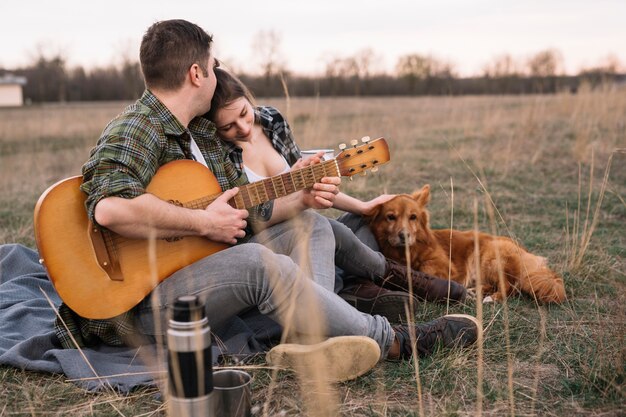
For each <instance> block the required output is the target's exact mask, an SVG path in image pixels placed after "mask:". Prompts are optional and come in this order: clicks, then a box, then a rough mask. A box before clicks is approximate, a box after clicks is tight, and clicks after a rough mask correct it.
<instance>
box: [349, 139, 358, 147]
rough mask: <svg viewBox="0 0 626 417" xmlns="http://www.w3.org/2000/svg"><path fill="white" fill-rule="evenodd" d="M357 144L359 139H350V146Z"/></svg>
mask: <svg viewBox="0 0 626 417" xmlns="http://www.w3.org/2000/svg"><path fill="white" fill-rule="evenodd" d="M358 144H359V141H358V140H356V139H352V140H351V141H350V145H352V146H356V145H358Z"/></svg>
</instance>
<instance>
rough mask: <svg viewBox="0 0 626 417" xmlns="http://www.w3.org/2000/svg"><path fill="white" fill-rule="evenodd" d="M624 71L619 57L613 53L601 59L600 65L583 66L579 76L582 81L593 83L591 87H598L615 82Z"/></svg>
mask: <svg viewBox="0 0 626 417" xmlns="http://www.w3.org/2000/svg"><path fill="white" fill-rule="evenodd" d="M622 71H623V66H622V63H621V62H620V60H619V58H618V57H617V56H615V55H612V54H611V55H607V56H606V57H605V58H603V59H602V60H600V62H599V64H598V65H596V66H594V67H590V68H583V69H582V70H581V71H580V72H579V74H578V77H579V78H580V80H581V81H583V82H586V83H588V84H589V85H591V87H598V86H600V85H606V84H610V83H612V82H614V81H615V80H616V79H617V78H618V77H619V74H620V73H621V72H622Z"/></svg>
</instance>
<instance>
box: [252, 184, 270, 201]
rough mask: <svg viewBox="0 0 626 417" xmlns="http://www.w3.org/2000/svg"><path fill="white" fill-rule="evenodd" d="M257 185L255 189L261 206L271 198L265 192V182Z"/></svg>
mask: <svg viewBox="0 0 626 417" xmlns="http://www.w3.org/2000/svg"><path fill="white" fill-rule="evenodd" d="M255 184H256V185H255V186H254V188H255V189H256V194H257V197H259V204H261V203H264V202H266V201H269V200H270V198H269V197H268V195H267V191H266V190H265V180H263V181H259V182H256V183H255Z"/></svg>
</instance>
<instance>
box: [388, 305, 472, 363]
mask: <svg viewBox="0 0 626 417" xmlns="http://www.w3.org/2000/svg"><path fill="white" fill-rule="evenodd" d="M393 330H394V332H395V333H396V340H397V341H398V343H399V345H400V358H401V359H408V358H410V357H411V356H412V355H413V354H415V353H417V354H418V355H419V356H420V357H424V356H428V355H430V354H432V353H433V351H434V350H435V349H436V348H437V347H438V346H443V347H446V348H452V347H455V346H456V347H467V346H470V345H472V344H474V343H475V342H476V339H477V338H478V321H477V320H476V318H475V317H473V316H468V315H467V314H448V315H447V316H443V317H439V318H438V319H435V320H433V321H431V322H428V323H424V324H417V325H415V327H414V329H413V330H414V331H415V340H411V337H410V333H411V332H410V331H409V328H408V327H407V326H396V327H394V328H393ZM413 342H415V344H413Z"/></svg>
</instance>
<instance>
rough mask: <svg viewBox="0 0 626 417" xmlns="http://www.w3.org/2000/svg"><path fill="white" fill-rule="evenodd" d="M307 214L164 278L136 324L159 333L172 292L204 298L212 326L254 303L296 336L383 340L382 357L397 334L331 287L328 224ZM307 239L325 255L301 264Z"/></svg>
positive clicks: (142, 307)
mask: <svg viewBox="0 0 626 417" xmlns="http://www.w3.org/2000/svg"><path fill="white" fill-rule="evenodd" d="M305 213H306V214H304V213H303V216H304V217H303V219H304V220H306V221H304V222H303V225H296V226H294V223H293V222H292V221H288V222H284V223H280V224H277V225H274V226H272V227H270V228H268V229H266V230H265V231H263V232H262V233H260V234H259V235H256V236H254V237H253V238H252V239H251V241H250V243H245V244H240V245H236V246H233V247H230V248H228V249H225V250H223V251H220V252H218V253H215V254H213V255H211V256H209V257H206V258H204V259H201V260H199V261H197V262H195V263H193V264H191V265H189V266H187V267H186V268H183V269H181V270H179V271H177V272H176V273H174V274H173V275H172V276H170V277H169V278H168V279H166V280H164V281H163V282H161V283H160V284H159V285H158V286H157V288H156V289H155V290H154V291H153V292H152V294H151V296H149V297H147V298H146V299H144V300H143V301H142V302H141V303H140V304H139V305H138V308H137V309H136V311H137V322H138V325H139V328H140V330H141V331H142V332H143V333H145V334H149V335H157V334H163V333H164V330H165V328H166V325H167V307H168V306H169V305H170V304H171V303H172V302H173V301H174V300H175V299H176V298H177V297H179V296H181V295H190V294H193V295H198V296H200V297H201V298H202V299H203V300H205V301H206V310H207V317H208V319H209V324H210V326H211V327H212V329H214V330H216V331H219V329H220V328H221V326H224V324H225V323H226V322H227V321H228V319H229V318H230V317H232V316H234V315H237V314H240V313H242V312H245V311H247V310H249V309H252V308H255V307H256V308H258V309H259V311H260V312H261V313H263V314H266V315H268V316H269V317H270V318H272V319H273V320H275V321H277V322H278V323H280V324H281V325H282V326H283V327H286V328H290V329H292V330H294V331H295V332H297V333H298V334H302V335H319V334H320V332H321V334H322V335H324V336H326V337H333V336H343V335H360V336H368V337H370V338H372V339H374V340H375V341H376V342H377V343H378V345H379V346H380V349H381V353H382V355H381V358H384V357H386V356H387V352H388V350H389V348H390V347H391V344H392V342H393V339H394V332H393V329H392V328H391V325H390V324H389V322H388V321H387V319H386V318H384V317H381V316H371V315H369V314H365V313H361V312H359V311H358V310H356V309H355V308H353V307H352V306H351V305H349V304H348V303H346V302H345V301H344V300H342V299H341V298H340V297H339V296H337V295H336V294H335V293H334V292H333V291H332V286H333V285H332V281H334V265H333V264H332V259H333V256H332V253H333V252H334V250H335V245H334V241H333V234H332V230H331V228H330V226H329V223H328V222H327V221H320V219H318V218H317V216H319V215H317V214H315V213H313V212H311V214H309V213H307V212H305ZM319 217H320V218H321V219H322V220H325V218H324V217H323V216H319ZM300 220H302V219H298V218H296V219H294V220H293V221H296V222H298V221H300ZM303 228H304V229H311V230H312V231H314V233H313V232H312V233H313V235H312V236H314V237H315V239H309V238H308V237H306V236H302V235H301V234H300V233H302V229H303ZM310 241H314V242H315V245H316V246H315V248H316V249H314V250H319V251H323V252H324V253H315V252H314V253H313V256H312V260H311V264H310V266H309V267H303V268H301V267H300V266H299V265H298V264H297V263H296V262H295V261H294V259H293V258H292V256H296V258H297V259H302V258H298V256H300V254H294V253H293V250H294V247H296V248H299V249H298V250H304V251H305V252H307V251H310V250H312V249H311V247H310V246H307V245H308V244H309V243H307V242H310ZM324 242H326V243H325V244H322V243H324ZM309 253H310V252H309ZM328 259H330V266H328V265H327V264H328V262H327V260H328ZM317 261H319V262H320V264H319V265H317V263H316V262H317ZM320 265H321V266H320ZM307 268H308V270H321V271H322V272H319V273H317V272H316V274H317V275H318V278H316V279H320V280H321V281H322V282H321V283H318V282H315V281H314V280H312V279H310V278H309V274H308V272H307ZM328 277H331V278H332V281H331V280H330V278H328ZM328 286H330V288H329V287H328Z"/></svg>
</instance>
